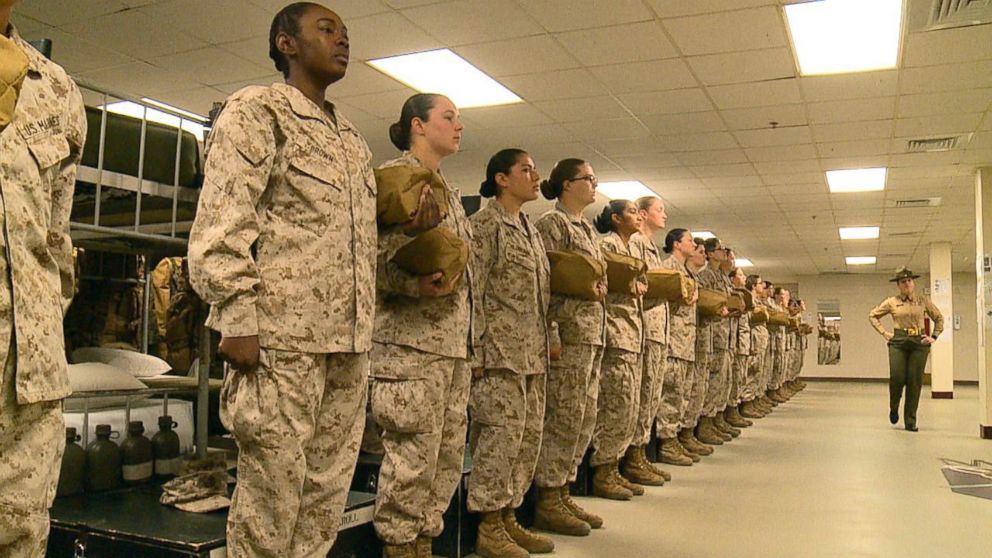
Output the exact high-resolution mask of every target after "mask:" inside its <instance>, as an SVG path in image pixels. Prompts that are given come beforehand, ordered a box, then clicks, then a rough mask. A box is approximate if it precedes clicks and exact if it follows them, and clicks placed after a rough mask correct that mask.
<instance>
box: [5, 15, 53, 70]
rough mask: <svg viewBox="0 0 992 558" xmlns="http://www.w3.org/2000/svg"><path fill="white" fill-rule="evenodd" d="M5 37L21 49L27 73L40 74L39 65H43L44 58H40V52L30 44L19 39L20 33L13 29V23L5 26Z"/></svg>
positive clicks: (15, 28)
mask: <svg viewBox="0 0 992 558" xmlns="http://www.w3.org/2000/svg"><path fill="white" fill-rule="evenodd" d="M6 36H7V38H8V39H10V40H11V41H12V42H13V43H14V44H16V45H17V46H19V47H21V50H22V51H24V55H25V56H27V57H28V73H33V74H39V73H41V65H42V64H43V63H44V60H45V57H44V56H42V55H41V53H40V52H38V51H37V50H35V48H34V47H33V46H31V43H29V42H27V41H25V40H24V39H22V38H21V35H20V33H18V32H17V27H14V24H13V23H8V24H7V32H6Z"/></svg>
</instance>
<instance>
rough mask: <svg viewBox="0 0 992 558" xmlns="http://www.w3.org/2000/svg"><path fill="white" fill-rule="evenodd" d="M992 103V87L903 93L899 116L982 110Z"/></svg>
mask: <svg viewBox="0 0 992 558" xmlns="http://www.w3.org/2000/svg"><path fill="white" fill-rule="evenodd" d="M989 105H992V88H985V89H971V90H968V91H949V92H944V93H926V94H922V95H903V96H901V97H899V109H898V116H899V118H909V117H914V116H931V115H935V114H955V113H961V112H982V111H985V110H987V109H988V108H989Z"/></svg>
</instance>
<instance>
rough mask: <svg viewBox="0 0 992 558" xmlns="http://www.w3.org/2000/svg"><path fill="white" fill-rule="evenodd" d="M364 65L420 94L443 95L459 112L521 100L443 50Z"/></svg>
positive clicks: (499, 84)
mask: <svg viewBox="0 0 992 558" xmlns="http://www.w3.org/2000/svg"><path fill="white" fill-rule="evenodd" d="M368 64H369V65H370V66H372V67H373V68H375V69H377V70H379V71H380V72H382V73H384V74H386V75H388V76H389V77H391V78H393V79H395V80H397V81H400V82H402V83H404V84H406V85H409V86H410V87H412V88H413V89H416V90H417V91H420V92H421V93H440V94H442V95H445V96H446V97H448V98H449V99H451V102H453V103H454V104H455V106H457V107H458V108H462V109H466V108H471V107H486V106H493V105H507V104H510V103H520V102H522V101H523V99H521V98H520V97H518V96H517V95H516V94H514V93H513V91H510V90H509V89H507V88H506V87H504V86H503V85H502V84H501V83H499V82H498V81H496V80H494V79H493V78H491V77H489V76H487V75H486V74H484V73H483V72H482V71H481V70H479V69H478V68H476V67H475V66H473V65H472V64H469V63H468V61H466V60H465V59H464V58H462V57H460V56H458V55H457V54H455V53H454V52H451V51H450V50H448V49H446V48H444V49H440V50H429V51H427V52H417V53H414V54H403V55H400V56H391V57H389V58H379V59H377V60H369V62H368Z"/></svg>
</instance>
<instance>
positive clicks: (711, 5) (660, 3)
mask: <svg viewBox="0 0 992 558" xmlns="http://www.w3.org/2000/svg"><path fill="white" fill-rule="evenodd" d="M776 2H777V0H734V1H733V2H728V1H727V0H648V4H650V5H651V7H652V8H654V10H655V12H656V13H657V14H658V15H659V16H661V17H681V16H690V15H699V14H708V13H714V12H722V11H727V10H739V9H741V8H751V7H757V6H771V5H775V4H776Z"/></svg>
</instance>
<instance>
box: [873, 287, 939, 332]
mask: <svg viewBox="0 0 992 558" xmlns="http://www.w3.org/2000/svg"><path fill="white" fill-rule="evenodd" d="M886 314H888V315H891V316H892V323H893V325H894V327H895V328H897V329H907V330H912V329H915V330H917V331H919V335H923V334H924V330H923V325H924V323H923V319H924V317H929V318H930V319H931V320H933V328H932V331H931V332H930V337H934V338H936V337H937V336H939V335H940V333H941V332H942V331H944V315H943V314H941V313H940V310H939V309H938V308H937V306H936V305H935V304H934V303H933V302H932V301H931V300H930V297H927V296H923V295H918V294H913V295H911V296H908V297H904V296H902V295H898V296H890V297H889V298H887V299H885V300H883V301H882V303H881V304H879V305H878V306H876V307H875V308H873V309H872V311H871V312H869V313H868V321H870V322H871V326H872V327H873V328H875V331H877V332H878V333H879V334H881V335H885V333H886V331H885V327H883V326H882V320H881V319H880V318H882V316H885V315H886Z"/></svg>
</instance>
